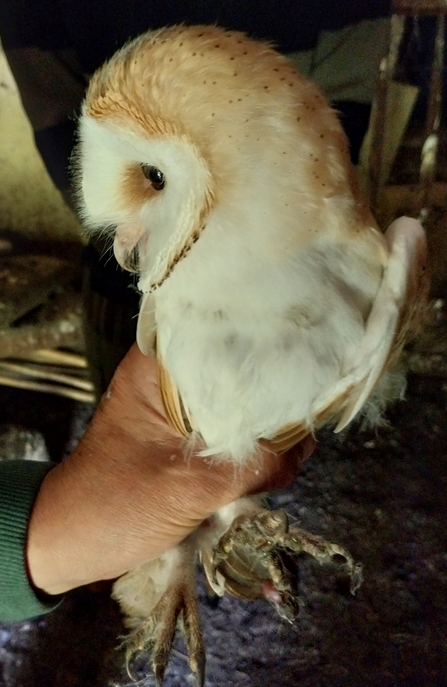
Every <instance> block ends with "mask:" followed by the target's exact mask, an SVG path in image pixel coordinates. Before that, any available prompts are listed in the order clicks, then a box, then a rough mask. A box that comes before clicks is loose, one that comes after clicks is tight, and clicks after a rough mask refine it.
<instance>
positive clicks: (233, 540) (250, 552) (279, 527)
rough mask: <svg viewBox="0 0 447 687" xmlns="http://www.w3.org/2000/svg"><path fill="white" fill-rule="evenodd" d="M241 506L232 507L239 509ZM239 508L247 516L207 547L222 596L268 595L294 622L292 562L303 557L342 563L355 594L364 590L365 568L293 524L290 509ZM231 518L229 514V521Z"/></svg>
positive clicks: (210, 573)
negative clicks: (295, 557) (290, 521)
mask: <svg viewBox="0 0 447 687" xmlns="http://www.w3.org/2000/svg"><path fill="white" fill-rule="evenodd" d="M238 503H239V502H235V504H232V506H233V508H234V507H235V506H236V510H238V508H237V504H238ZM227 508H228V507H227ZM239 510H242V511H243V512H242V513H240V514H239V515H236V517H234V519H233V520H232V522H231V524H230V525H229V526H228V527H227V529H226V531H225V532H224V533H223V534H222V536H221V537H220V538H219V539H218V541H217V543H215V545H214V546H213V547H212V548H211V547H209V546H208V547H204V548H203V549H202V561H203V564H204V568H205V572H206V574H207V577H208V581H209V583H210V585H211V587H212V588H213V589H214V590H215V591H216V592H217V593H219V594H223V592H224V591H227V592H229V593H230V594H233V595H234V596H238V597H240V598H245V599H250V598H258V597H261V596H264V597H266V598H267V599H268V600H269V601H270V602H271V603H272V604H273V605H274V606H275V607H276V609H277V611H278V613H279V614H280V615H281V616H282V617H284V618H285V619H287V620H289V621H292V620H293V619H294V617H295V616H296V614H297V611H298V599H297V589H296V575H295V574H294V572H293V570H292V569H291V566H290V565H289V561H290V559H291V556H292V555H293V554H300V553H307V554H308V555H310V556H312V557H313V558H315V559H316V560H318V561H319V563H321V564H326V563H330V562H338V561H340V562H342V563H343V565H344V566H345V568H346V570H347V573H348V575H349V577H350V580H351V585H350V587H351V592H352V593H355V591H356V590H357V589H358V587H359V586H360V584H361V580H362V576H361V566H360V565H359V564H357V563H355V561H354V560H353V558H352V556H351V554H350V553H349V552H348V551H347V550H346V549H344V548H343V547H341V546H339V545H338V544H333V543H332V542H328V541H325V540H324V539H322V538H321V537H317V536H316V535H314V534H311V533H309V532H306V531H305V530H302V529H301V528H299V527H295V526H290V525H289V521H288V517H287V514H286V513H285V512H284V511H268V510H266V509H264V508H259V507H256V505H254V504H253V503H251V505H250V504H249V503H247V502H245V503H242V504H241V507H240V508H239ZM219 513H220V512H219ZM227 517H228V512H225V511H224V513H223V520H225V519H226V518H227Z"/></svg>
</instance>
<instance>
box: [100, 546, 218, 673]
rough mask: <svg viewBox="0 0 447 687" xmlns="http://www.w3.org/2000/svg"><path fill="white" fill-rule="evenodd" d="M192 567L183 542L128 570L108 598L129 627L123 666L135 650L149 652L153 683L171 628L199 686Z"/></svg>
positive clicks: (201, 652) (165, 657)
mask: <svg viewBox="0 0 447 687" xmlns="http://www.w3.org/2000/svg"><path fill="white" fill-rule="evenodd" d="M195 571H196V554H195V551H194V549H193V547H192V546H190V545H189V544H188V543H187V542H184V543H183V544H180V545H179V546H176V547H174V548H173V549H170V550H169V551H167V552H166V553H165V554H163V555H162V556H160V558H158V559H157V560H154V561H151V562H149V563H146V564H143V565H141V566H139V567H138V568H134V569H133V570H131V571H129V572H128V573H127V574H126V575H123V577H121V578H119V579H118V580H117V581H116V582H115V585H114V589H113V597H114V599H115V600H116V601H118V603H119V604H120V606H121V610H122V611H123V613H124V622H125V624H126V626H127V627H128V628H129V629H130V630H131V632H130V634H129V635H128V636H127V637H126V639H125V643H124V645H125V656H126V666H128V665H129V662H130V660H131V658H132V657H133V656H134V654H135V653H137V652H139V651H148V650H149V651H150V653H151V664H152V668H153V671H154V676H155V683H156V685H157V687H161V685H162V682H163V677H164V674H165V671H166V667H167V665H168V663H169V658H170V655H171V650H172V644H173V641H174V637H175V633H176V630H177V629H179V630H180V631H181V632H182V634H183V636H184V638H185V642H186V647H187V653H188V658H189V665H190V668H191V671H192V673H193V675H194V677H195V680H196V684H197V687H203V684H204V680H205V648H204V643H203V636H202V630H201V626H200V617H199V610H198V605H197V599H196V589H195V588H196V579H195ZM129 674H130V673H129ZM131 677H132V676H131Z"/></svg>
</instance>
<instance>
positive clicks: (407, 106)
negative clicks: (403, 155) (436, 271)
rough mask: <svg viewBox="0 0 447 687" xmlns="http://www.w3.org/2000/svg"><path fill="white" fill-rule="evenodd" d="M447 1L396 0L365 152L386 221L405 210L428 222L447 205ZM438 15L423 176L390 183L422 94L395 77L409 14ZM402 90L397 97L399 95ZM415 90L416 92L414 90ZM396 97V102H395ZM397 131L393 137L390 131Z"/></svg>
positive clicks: (374, 198)
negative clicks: (445, 144)
mask: <svg viewBox="0 0 447 687" xmlns="http://www.w3.org/2000/svg"><path fill="white" fill-rule="evenodd" d="M446 13H447V0H394V2H393V16H392V19H391V30H390V41H389V49H388V54H387V55H386V56H385V57H384V58H383V60H382V63H381V65H380V74H379V81H378V87H377V97H376V103H375V107H374V110H373V116H372V121H371V125H370V144H369V150H368V152H367V153H366V154H367V155H368V157H369V159H368V161H367V163H366V165H365V166H366V168H367V171H366V174H367V177H368V179H367V183H368V186H369V193H370V200H371V205H372V207H373V210H374V212H375V214H376V216H377V217H378V219H379V221H381V223H382V224H386V223H388V222H389V221H390V220H391V219H392V218H393V215H395V214H397V213H402V211H406V212H408V213H410V214H413V215H416V216H419V217H420V219H421V220H422V221H423V222H426V221H427V218H428V217H429V214H430V210H431V208H432V207H433V206H434V205H438V206H439V205H441V206H446V205H447V184H446V183H437V182H436V178H435V175H436V164H437V159H438V147H439V126H440V120H441V106H442V76H443V65H444V36H445V23H446ZM418 16H433V17H434V18H435V21H436V37H435V43H434V49H433V61H432V68H431V77H430V84H429V95H428V102H427V109H426V117H425V126H424V134H423V143H422V147H421V158H420V166H419V180H418V182H417V183H415V184H411V185H405V186H389V185H387V182H388V175H389V172H390V169H391V165H392V161H393V159H394V156H395V153H396V152H397V148H398V147H399V144H400V140H401V137H402V135H403V132H404V130H405V127H406V123H407V122H408V119H409V116H410V114H411V110H412V107H413V104H414V102H415V100H416V95H417V93H415V92H414V87H411V86H409V87H405V86H403V85H402V86H401V88H400V94H399V85H398V84H396V82H395V81H394V75H395V68H396V64H397V60H398V56H399V49H400V46H401V42H402V38H403V35H404V28H405V22H406V21H407V19H408V18H409V17H418ZM396 89H397V98H396ZM411 89H413V92H412V90H411ZM393 97H394V99H395V100H394V102H393ZM393 127H394V132H393V133H392V135H391V136H390V129H391V130H392V129H393Z"/></svg>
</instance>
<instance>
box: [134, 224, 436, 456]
mask: <svg viewBox="0 0 447 687" xmlns="http://www.w3.org/2000/svg"><path fill="white" fill-rule="evenodd" d="M385 240H386V242H387V244H388V248H389V258H388V262H387V265H386V268H385V270H384V274H383V278H382V281H381V284H380V287H379V290H378V293H377V296H376V298H375V300H374V303H373V304H372V308H371V312H370V314H369V316H368V319H367V322H366V327H365V335H364V338H363V341H362V342H361V345H360V346H359V349H358V354H357V356H356V359H355V360H353V361H352V364H351V365H350V367H349V369H348V371H347V372H346V374H345V375H343V377H342V378H341V379H340V380H339V381H338V382H337V384H336V385H335V387H333V388H332V389H329V390H328V392H327V393H326V394H325V396H324V398H319V399H317V400H316V401H315V403H314V407H313V410H312V418H311V420H310V421H309V420H308V419H300V420H299V421H297V422H296V423H291V424H288V425H286V426H284V427H282V428H281V429H280V430H279V431H278V432H277V434H276V436H275V437H273V438H269V439H268V440H267V439H262V440H261V443H262V444H263V445H265V446H267V447H269V448H270V449H272V450H274V451H275V452H277V453H283V452H285V451H287V450H288V449H290V448H291V447H292V446H294V445H296V444H298V443H299V442H300V441H301V440H302V439H304V438H305V436H307V435H308V434H309V433H311V432H312V431H313V430H314V429H315V428H316V427H318V426H320V425H322V424H323V423H325V422H327V421H328V420H330V419H332V418H334V417H336V416H340V413H341V417H340V419H339V421H338V424H337V426H336V428H335V431H336V432H339V431H341V430H342V429H343V428H344V427H346V425H348V424H349V422H351V420H352V419H353V418H354V417H355V415H357V413H358V412H359V411H360V409H361V408H362V406H363V404H364V403H365V401H366V400H367V398H368V397H369V395H370V394H371V392H372V391H373V390H374V388H375V386H376V385H377V383H378V382H379V380H380V379H381V377H382V375H383V374H384V372H386V370H387V369H388V368H389V367H390V365H391V364H392V363H393V362H394V361H395V360H396V359H397V357H398V356H399V354H400V352H401V350H402V348H403V346H404V345H405V343H406V341H407V340H408V339H409V337H410V335H411V334H412V332H413V330H415V329H417V327H418V324H419V321H420V320H421V317H422V314H423V310H424V303H425V301H426V295H427V290H428V283H429V280H428V274H427V268H426V264H427V249H426V241H425V234H424V231H423V229H422V227H421V225H420V223H419V222H418V221H417V220H414V219H411V218H408V217H402V218H400V219H398V220H396V221H395V222H393V223H392V224H391V225H390V227H389V228H388V230H387V231H386V233H385ZM154 336H155V323H154V316H153V310H152V309H151V307H150V295H145V296H144V297H143V301H142V306H141V313H140V318H139V322H138V333H137V340H138V345H139V346H140V348H141V349H142V350H143V351H145V352H147V351H148V350H150V348H151V347H152V344H151V338H150V337H152V339H153V337H154ZM155 349H156V346H155ZM157 358H158V364H159V385H160V391H161V395H162V398H163V402H164V405H165V408H166V413H167V417H168V420H169V422H170V423H171V425H172V426H173V427H174V428H175V429H176V430H177V431H178V432H179V433H180V434H181V435H182V436H185V437H187V436H189V434H190V433H191V431H192V430H193V428H194V429H198V430H199V428H195V425H194V419H193V418H192V417H189V415H188V413H187V411H186V409H185V408H184V406H183V404H182V401H181V397H180V394H179V392H178V389H177V387H176V385H175V383H174V381H173V379H172V377H171V375H170V374H169V372H168V370H167V369H166V368H165V367H164V365H163V361H162V359H161V357H160V355H159V354H158V355H157ZM199 431H200V430H199Z"/></svg>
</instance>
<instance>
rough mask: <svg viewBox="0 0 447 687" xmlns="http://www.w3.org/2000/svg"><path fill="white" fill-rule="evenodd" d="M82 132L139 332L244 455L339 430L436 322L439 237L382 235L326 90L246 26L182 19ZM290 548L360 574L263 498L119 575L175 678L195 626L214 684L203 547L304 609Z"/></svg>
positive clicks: (247, 586)
mask: <svg viewBox="0 0 447 687" xmlns="http://www.w3.org/2000/svg"><path fill="white" fill-rule="evenodd" d="M79 141H80V142H79V147H78V152H77V168H78V173H77V175H78V179H79V201H80V202H79V205H80V210H81V214H82V217H83V220H84V224H85V226H86V227H87V230H88V231H90V232H92V233H93V232H101V233H102V234H103V235H104V234H106V235H108V236H110V239H111V241H112V240H113V249H114V253H115V256H116V259H117V261H118V263H120V265H122V266H123V267H125V268H127V269H133V270H135V271H137V273H138V288H139V290H140V291H141V294H142V298H141V308H140V314H139V320H138V330H137V340H138V344H139V346H140V348H141V349H142V351H144V352H150V351H154V352H155V354H156V356H157V359H158V367H159V382H160V388H161V392H162V396H163V400H164V403H165V406H166V412H167V416H168V418H169V421H170V422H171V423H172V425H173V426H174V427H175V428H176V429H177V430H178V431H179V433H181V434H182V435H184V436H185V437H197V436H200V438H201V441H202V442H203V443H204V445H205V448H204V449H202V450H201V454H202V455H203V456H204V457H207V456H217V457H218V458H219V459H220V460H228V461H233V462H234V464H235V465H236V466H237V465H241V464H243V463H244V461H247V460H248V458H249V457H252V456H253V455H255V454H256V453H257V451H258V452H259V446H260V444H263V445H264V450H267V449H266V448H265V447H269V449H270V450H274V451H285V450H286V449H287V448H289V447H291V446H293V445H294V444H296V443H298V442H299V441H300V440H302V439H303V438H304V437H306V435H308V434H313V433H314V432H315V431H316V430H317V429H318V427H319V426H321V425H322V424H323V423H327V422H334V425H335V431H339V430H341V429H342V428H344V427H345V426H346V425H347V424H348V423H349V422H350V421H351V420H352V419H353V418H354V417H355V416H356V415H357V414H358V412H359V411H360V410H361V408H362V406H363V405H364V404H365V401H366V400H367V399H368V397H369V396H370V395H371V393H372V392H373V390H374V389H375V388H376V387H377V385H378V384H379V383H380V382H381V380H382V378H383V376H384V374H385V372H386V371H387V369H388V368H389V367H390V366H391V364H392V363H393V362H394V361H395V360H396V359H397V357H398V355H399V353H400V351H401V349H402V346H403V345H404V342H405V341H406V339H407V338H408V336H409V335H410V334H411V332H412V331H413V330H415V328H416V326H417V323H418V320H419V319H420V314H421V312H422V310H423V305H424V299H425V294H426V291H427V277H426V268H425V263H426V246H425V237H424V233H423V230H422V228H421V226H420V225H419V223H418V222H417V221H416V220H412V219H409V218H401V219H399V220H397V221H395V222H394V223H393V224H392V225H391V226H390V227H389V228H388V230H387V231H386V232H385V234H382V233H381V232H380V231H379V229H378V227H377V225H376V223H375V220H374V218H373V217H372V215H371V213H370V211H369V209H368V206H367V205H366V204H365V202H364V201H363V200H362V198H361V197H360V194H359V191H358V187H357V184H356V180H355V175H354V171H353V168H352V167H351V163H350V161H349V154H348V149H347V142H346V139H345V136H344V134H343V131H342V129H341V127H340V124H339V121H338V119H337V116H336V114H335V113H334V111H333V110H332V109H331V108H330V106H329V105H328V103H327V102H326V100H325V99H324V97H323V96H322V95H321V93H320V92H319V90H318V89H317V88H316V87H315V86H314V85H312V84H311V83H309V82H308V81H307V80H305V79H304V78H302V77H301V76H300V75H299V74H298V73H297V72H296V71H295V69H294V68H293V66H292V65H291V63H290V62H289V61H288V60H287V59H286V58H285V57H283V56H281V55H280V54H279V53H277V52H276V51H275V50H274V49H272V48H271V47H270V46H269V45H266V44H264V43H261V42H257V41H254V40H251V39H249V38H247V37H246V36H245V35H243V34H241V33H238V32H235V31H225V30H223V29H220V28H218V27H216V26H193V27H184V26H177V27H170V28H165V29H161V30H157V31H153V32H149V33H147V34H145V35H143V36H141V37H139V38H137V39H136V40H134V41H132V42H130V43H129V44H128V45H126V46H125V47H124V48H123V49H122V50H120V51H119V52H118V53H117V54H116V55H115V56H114V57H112V58H111V59H110V60H109V61H108V62H107V63H106V64H105V65H104V66H103V67H102V68H100V69H99V71H98V72H97V73H96V74H95V75H94V76H93V78H92V80H91V83H90V85H89V89H88V92H87V95H86V98H85V102H84V104H83V109H82V114H81V117H80V126H79ZM186 443H187V442H186ZM236 474H237V473H236ZM282 551H289V552H296V553H298V552H306V553H308V554H310V555H312V556H314V557H315V558H316V559H317V560H318V561H320V562H322V563H324V562H327V561H331V559H332V558H333V557H335V556H336V555H339V556H340V555H341V556H342V557H343V560H344V561H345V566H346V570H347V572H348V574H349V575H350V577H351V580H352V583H351V584H352V588H353V589H355V588H356V587H357V586H358V583H359V578H360V572H359V568H358V566H357V565H356V564H355V563H354V561H353V559H352V557H351V556H350V554H349V553H348V552H347V551H346V550H345V549H344V548H342V547H340V546H338V545H336V544H332V543H330V542H326V541H324V540H323V539H322V538H318V537H316V536H314V535H312V534H309V533H306V532H304V531H303V530H301V529H299V528H298V527H295V526H289V524H288V522H287V516H286V515H285V514H284V513H282V512H269V511H268V510H264V508H263V507H262V505H261V504H260V503H259V502H257V501H254V500H252V499H248V498H246V499H240V500H238V501H236V502H234V503H231V504H229V505H228V506H226V507H225V508H222V509H221V510H219V511H218V512H217V513H215V515H214V516H213V518H212V519H211V521H210V523H208V525H207V527H206V528H204V527H203V528H199V530H198V531H197V532H196V533H194V535H192V536H191V537H189V538H188V539H187V540H186V541H185V542H183V543H182V544H181V545H179V546H177V547H175V548H174V549H172V550H170V551H168V552H167V553H166V554H164V555H163V556H161V557H160V558H159V559H157V560H156V561H151V562H149V563H147V564H146V565H143V566H140V567H139V568H137V569H135V570H132V571H129V572H128V573H127V574H126V575H124V576H123V577H122V578H120V579H119V580H118V581H117V582H116V583H115V587H114V596H115V598H116V599H118V600H119V602H120V604H121V606H122V608H123V610H124V612H125V614H126V615H127V618H128V624H129V627H131V628H133V631H132V634H133V637H134V646H137V645H139V644H138V642H140V643H141V646H144V645H145V644H151V645H152V648H153V652H152V662H153V668H154V672H155V676H156V680H157V684H161V682H162V680H163V674H164V671H165V668H166V664H167V660H168V657H169V651H170V646H171V643H172V638H173V634H174V632H175V628H176V624H177V622H178V620H179V621H180V620H182V621H183V627H184V631H185V634H186V640H187V644H188V650H189V657H190V665H191V668H192V670H193V672H194V673H195V675H196V677H197V681H198V683H199V684H203V673H204V650H203V641H202V636H201V632H200V623H199V618H198V611H197V603H196V600H195V592H194V585H195V572H194V571H195V563H196V556H197V554H200V557H201V560H202V563H203V565H204V568H205V571H206V575H207V577H208V580H209V583H210V585H211V587H212V588H213V589H214V590H215V592H216V593H217V594H220V595H221V594H223V593H224V591H225V590H227V591H229V592H231V593H233V594H235V595H237V596H241V597H244V598H249V597H250V596H256V595H257V594H262V593H264V595H265V596H266V597H267V598H269V599H270V601H272V603H273V604H274V605H275V606H276V607H277V609H278V611H279V612H280V613H281V614H282V615H284V616H285V617H290V616H291V615H293V612H294V610H295V606H296V601H295V598H294V591H293V580H292V579H291V576H290V574H289V573H288V572H287V569H286V567H285V566H284V565H282V562H281V552H282ZM253 590H255V591H253Z"/></svg>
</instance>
